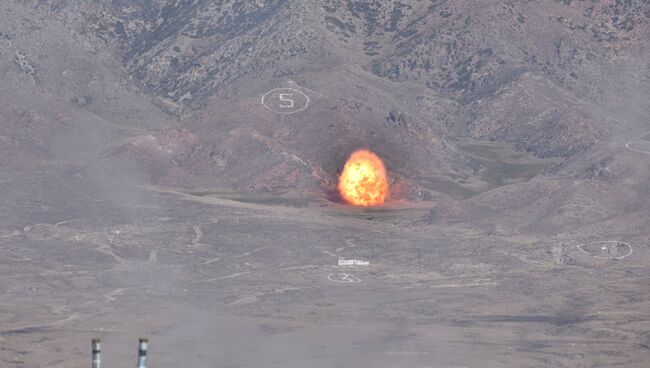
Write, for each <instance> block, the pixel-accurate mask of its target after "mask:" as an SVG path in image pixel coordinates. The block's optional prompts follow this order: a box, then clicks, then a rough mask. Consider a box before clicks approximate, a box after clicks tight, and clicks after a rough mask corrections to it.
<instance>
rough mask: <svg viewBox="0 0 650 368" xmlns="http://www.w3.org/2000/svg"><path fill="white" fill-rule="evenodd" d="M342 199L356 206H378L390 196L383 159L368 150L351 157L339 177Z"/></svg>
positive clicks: (357, 152) (360, 151) (355, 153)
mask: <svg viewBox="0 0 650 368" xmlns="http://www.w3.org/2000/svg"><path fill="white" fill-rule="evenodd" d="M339 192H340V193H341V197H343V199H345V200H346V201H347V202H348V203H350V204H353V205H355V206H366V207H367V206H377V205H380V204H383V203H384V201H385V200H386V197H387V196H388V180H387V179H386V168H385V167H384V163H383V162H382V161H381V159H380V158H379V157H378V156H377V155H376V154H374V153H372V152H370V151H368V150H359V151H356V152H354V153H353V154H352V155H350V158H349V159H348V161H347V162H346V163H345V167H344V168H343V172H342V173H341V176H340V177H339Z"/></svg>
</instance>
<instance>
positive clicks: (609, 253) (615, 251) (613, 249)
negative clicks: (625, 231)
mask: <svg viewBox="0 0 650 368" xmlns="http://www.w3.org/2000/svg"><path fill="white" fill-rule="evenodd" d="M576 248H578V249H579V250H580V251H581V252H582V253H585V254H587V255H590V256H592V257H594V258H599V259H623V258H625V257H629V256H630V255H631V254H632V251H633V250H632V245H630V243H626V242H622V241H617V240H605V241H596V242H591V243H585V244H580V245H576Z"/></svg>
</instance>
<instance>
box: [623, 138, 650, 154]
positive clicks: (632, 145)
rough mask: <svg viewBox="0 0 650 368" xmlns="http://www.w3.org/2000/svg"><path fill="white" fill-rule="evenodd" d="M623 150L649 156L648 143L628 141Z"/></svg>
mask: <svg viewBox="0 0 650 368" xmlns="http://www.w3.org/2000/svg"><path fill="white" fill-rule="evenodd" d="M625 148H627V149H629V150H630V151H633V152H638V153H645V154H646V155H650V142H648V141H635V142H632V141H629V142H627V144H626V145H625Z"/></svg>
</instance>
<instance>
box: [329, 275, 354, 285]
mask: <svg viewBox="0 0 650 368" xmlns="http://www.w3.org/2000/svg"><path fill="white" fill-rule="evenodd" d="M327 279H328V280H330V281H332V282H340V283H344V284H352V283H357V282H361V279H360V278H358V277H356V276H354V275H353V274H351V273H346V272H339V273H330V274H329V275H327Z"/></svg>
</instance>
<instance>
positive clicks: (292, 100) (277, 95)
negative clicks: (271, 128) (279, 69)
mask: <svg viewBox="0 0 650 368" xmlns="http://www.w3.org/2000/svg"><path fill="white" fill-rule="evenodd" d="M261 101H262V105H264V107H266V108H267V109H268V110H270V111H273V112H274V113H276V114H283V115H289V114H295V113H297V112H299V111H302V110H304V109H306V108H307V106H309V96H307V95H306V94H304V93H303V92H301V91H299V90H297V89H294V88H275V89H272V90H270V91H268V92H266V93H265V94H264V96H262V100H261Z"/></svg>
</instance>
